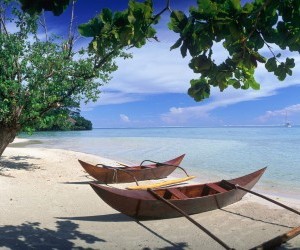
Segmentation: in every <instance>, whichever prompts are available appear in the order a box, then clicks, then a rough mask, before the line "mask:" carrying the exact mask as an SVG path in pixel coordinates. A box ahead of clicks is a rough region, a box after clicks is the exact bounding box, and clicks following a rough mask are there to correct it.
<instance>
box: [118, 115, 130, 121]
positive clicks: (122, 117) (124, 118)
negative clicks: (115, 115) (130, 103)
mask: <svg viewBox="0 0 300 250" xmlns="http://www.w3.org/2000/svg"><path fill="white" fill-rule="evenodd" d="M120 118H121V120H122V121H123V122H130V119H129V117H128V116H127V115H124V114H120Z"/></svg>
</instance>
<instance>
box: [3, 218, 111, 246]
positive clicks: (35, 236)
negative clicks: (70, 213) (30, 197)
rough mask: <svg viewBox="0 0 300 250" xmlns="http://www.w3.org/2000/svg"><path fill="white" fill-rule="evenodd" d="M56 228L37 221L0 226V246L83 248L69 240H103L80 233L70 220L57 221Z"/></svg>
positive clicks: (92, 241)
mask: <svg viewBox="0 0 300 250" xmlns="http://www.w3.org/2000/svg"><path fill="white" fill-rule="evenodd" d="M56 223H57V226H56V227H57V230H52V229H48V228H41V227H40V223H38V222H26V223H23V224H21V225H19V226H12V225H5V226H1V227H0V247H6V248H9V249H16V250H18V249H20V250H21V249H22V250H23V249H43V250H48V249H85V248H83V247H76V246H75V244H74V243H73V242H72V241H71V240H83V241H85V242H86V243H88V244H93V243H95V242H105V241H104V240H102V239H99V238H97V237H95V236H93V235H89V234H84V233H81V232H80V231H79V230H78V227H79V226H78V225H77V224H75V223H73V222H71V221H57V222H56Z"/></svg>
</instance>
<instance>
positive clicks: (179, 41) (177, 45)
mask: <svg viewBox="0 0 300 250" xmlns="http://www.w3.org/2000/svg"><path fill="white" fill-rule="evenodd" d="M182 40H183V39H182V38H179V39H178V40H177V41H176V42H175V43H174V44H173V45H172V46H171V48H170V50H173V49H177V48H178V47H180V45H181V44H182Z"/></svg>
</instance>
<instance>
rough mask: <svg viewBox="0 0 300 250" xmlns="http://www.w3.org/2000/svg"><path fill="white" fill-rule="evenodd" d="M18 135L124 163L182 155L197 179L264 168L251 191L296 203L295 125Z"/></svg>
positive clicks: (299, 188)
mask: <svg viewBox="0 0 300 250" xmlns="http://www.w3.org/2000/svg"><path fill="white" fill-rule="evenodd" d="M20 137H21V138H29V139H34V140H40V141H41V142H42V144H33V145H29V146H28V147H47V148H60V149H68V150H74V151H80V152H85V153H90V154H95V155H99V156H103V157H107V158H111V159H114V160H118V161H123V162H126V163H138V164H139V163H140V162H141V161H142V160H145V159H149V160H155V161H164V160H168V159H171V158H173V157H176V156H178V155H180V154H183V153H185V154H186V157H185V159H184V160H183V162H182V166H183V167H185V168H186V170H187V171H188V172H190V174H195V175H197V181H207V180H218V179H222V178H231V177H238V176H240V175H243V174H246V173H249V172H251V171H254V170H257V169H259V168H263V167H265V166H268V169H267V171H266V173H265V175H264V176H263V177H262V179H261V181H260V182H259V183H258V184H257V189H264V191H266V192H269V193H273V194H285V195H287V196H293V197H296V198H298V199H300V127H292V128H285V127H222V128H139V129H94V130H92V131H80V132H77V131H76V132H75V131H74V132H73V131H72V132H39V133H35V134H34V135H32V136H28V135H26V134H22V135H21V136H20ZM176 175H178V176H180V175H182V173H180V171H179V170H177V172H176Z"/></svg>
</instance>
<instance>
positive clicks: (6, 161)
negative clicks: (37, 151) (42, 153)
mask: <svg viewBox="0 0 300 250" xmlns="http://www.w3.org/2000/svg"><path fill="white" fill-rule="evenodd" d="M32 159H35V160H38V159H39V158H36V157H32V156H10V157H7V156H1V158H0V175H1V173H3V171H5V170H9V169H16V170H28V171H30V170H34V169H39V168H40V167H39V166H38V165H36V164H32V163H28V160H32Z"/></svg>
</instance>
